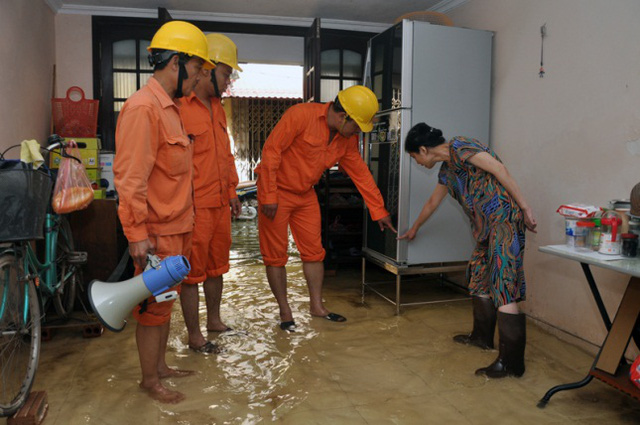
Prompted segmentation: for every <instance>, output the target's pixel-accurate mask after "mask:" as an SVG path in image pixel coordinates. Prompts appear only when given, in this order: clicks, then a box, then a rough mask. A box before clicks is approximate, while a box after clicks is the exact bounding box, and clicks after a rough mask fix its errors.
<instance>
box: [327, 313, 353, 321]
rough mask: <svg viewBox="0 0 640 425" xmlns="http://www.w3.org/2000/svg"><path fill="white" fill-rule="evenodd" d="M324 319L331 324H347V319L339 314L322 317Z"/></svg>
mask: <svg viewBox="0 0 640 425" xmlns="http://www.w3.org/2000/svg"><path fill="white" fill-rule="evenodd" d="M321 317H322V318H323V319H327V320H329V321H331V322H346V321H347V318H346V317H344V316H341V315H339V314H337V313H329V314H327V315H326V316H321Z"/></svg>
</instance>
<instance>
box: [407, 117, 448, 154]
mask: <svg viewBox="0 0 640 425" xmlns="http://www.w3.org/2000/svg"><path fill="white" fill-rule="evenodd" d="M444 142H446V140H445V138H444V137H442V131H440V130H438V129H437V128H434V127H430V126H428V125H427V124H425V123H423V122H421V123H418V124H416V125H414V126H413V127H411V130H409V133H408V134H407V138H406V140H405V142H404V150H405V151H407V152H408V153H418V152H420V146H424V147H426V148H433V147H436V146H439V145H441V144H443V143H444Z"/></svg>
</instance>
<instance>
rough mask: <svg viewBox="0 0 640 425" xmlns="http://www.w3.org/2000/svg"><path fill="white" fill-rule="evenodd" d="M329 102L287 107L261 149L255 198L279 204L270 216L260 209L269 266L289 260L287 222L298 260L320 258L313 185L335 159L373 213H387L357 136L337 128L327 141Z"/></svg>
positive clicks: (374, 217) (377, 217) (375, 215)
mask: <svg viewBox="0 0 640 425" xmlns="http://www.w3.org/2000/svg"><path fill="white" fill-rule="evenodd" d="M330 105H331V104H330V103H329V104H324V105H323V104H319V103H303V104H298V105H294V106H292V107H291V108H289V109H288V110H287V111H286V112H285V114H284V115H283V116H282V118H281V120H280V121H279V122H278V124H277V125H276V127H275V128H274V129H273V131H272V132H271V134H270V135H269V138H268V139H267V141H266V143H265V145H264V148H263V150H262V160H261V162H260V164H258V166H257V167H256V169H255V172H256V174H258V182H257V185H258V203H260V204H261V205H264V204H278V210H277V212H276V216H275V218H274V219H273V220H269V219H268V218H266V217H265V216H264V215H263V214H262V212H261V211H260V212H259V215H258V229H259V237H260V251H261V252H262V257H263V261H264V264H265V265H267V266H276V267H280V266H284V265H285V264H286V263H287V259H288V258H287V238H288V233H287V226H290V227H291V233H292V234H293V237H294V239H295V241H296V245H297V247H298V250H299V251H300V258H301V259H302V261H306V262H315V261H322V260H324V255H325V251H324V249H323V248H322V240H321V222H320V221H321V219H320V207H319V204H318V198H317V196H316V194H315V191H314V190H313V186H314V185H315V184H316V183H317V182H318V180H319V179H320V177H321V176H322V173H323V172H324V171H325V170H326V169H328V168H331V167H333V166H334V165H335V164H336V163H338V164H339V166H340V168H341V169H342V170H344V171H345V172H346V173H347V174H348V175H349V177H351V180H352V181H353V183H354V184H355V186H356V188H357V189H358V191H359V192H360V194H361V195H362V197H363V198H364V201H365V203H366V204H367V207H368V208H369V212H370V214H371V219H372V220H374V221H377V220H380V219H381V218H384V217H386V216H387V215H389V213H388V212H387V210H386V209H385V208H384V201H383V199H382V195H381V194H380V190H378V187H377V186H376V184H375V182H374V180H373V177H372V176H371V172H370V171H369V169H368V168H367V165H366V164H365V163H364V161H363V160H362V157H361V156H360V151H359V149H358V136H356V135H354V136H352V137H350V138H345V137H343V136H342V135H340V133H337V134H336V135H335V137H334V138H333V140H332V141H331V143H329V133H330V132H329V126H328V124H327V111H328V109H329V107H330Z"/></svg>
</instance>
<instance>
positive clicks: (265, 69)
mask: <svg viewBox="0 0 640 425" xmlns="http://www.w3.org/2000/svg"><path fill="white" fill-rule="evenodd" d="M242 70H243V71H242V72H241V73H238V74H237V75H235V79H234V78H233V77H232V83H231V86H230V87H229V88H228V89H227V91H226V92H225V93H224V94H223V104H224V108H225V112H226V113H227V127H228V132H229V136H230V137H229V138H230V139H231V151H232V152H233V154H234V156H235V158H236V169H237V171H238V178H239V179H240V181H248V180H253V179H254V173H253V170H254V168H255V167H256V165H258V162H259V161H260V152H261V151H262V146H264V142H265V141H266V140H267V137H268V136H269V133H270V132H271V130H272V129H273V127H274V126H275V125H276V123H277V122H278V120H279V119H280V117H281V116H282V114H283V113H284V111H286V110H287V109H288V108H289V107H290V106H292V105H295V104H296V103H299V102H301V101H302V80H303V71H302V66H300V65H275V64H259V63H248V64H242Z"/></svg>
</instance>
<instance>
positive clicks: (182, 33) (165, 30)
mask: <svg viewBox="0 0 640 425" xmlns="http://www.w3.org/2000/svg"><path fill="white" fill-rule="evenodd" d="M152 49H163V50H174V51H176V52H180V53H185V54H187V55H189V56H197V57H199V58H202V59H204V67H205V68H207V69H212V68H215V65H214V64H213V63H212V62H211V61H210V60H209V55H208V54H207V50H208V46H207V37H205V35H204V33H203V32H202V31H200V29H199V28H198V27H196V26H195V25H193V24H190V23H189V22H184V21H169V22H167V23H166V24H164V25H163V26H161V27H160V29H159V30H158V31H157V32H156V33H155V35H154V36H153V39H152V40H151V44H150V45H149V47H147V50H148V51H151V50H152Z"/></svg>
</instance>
